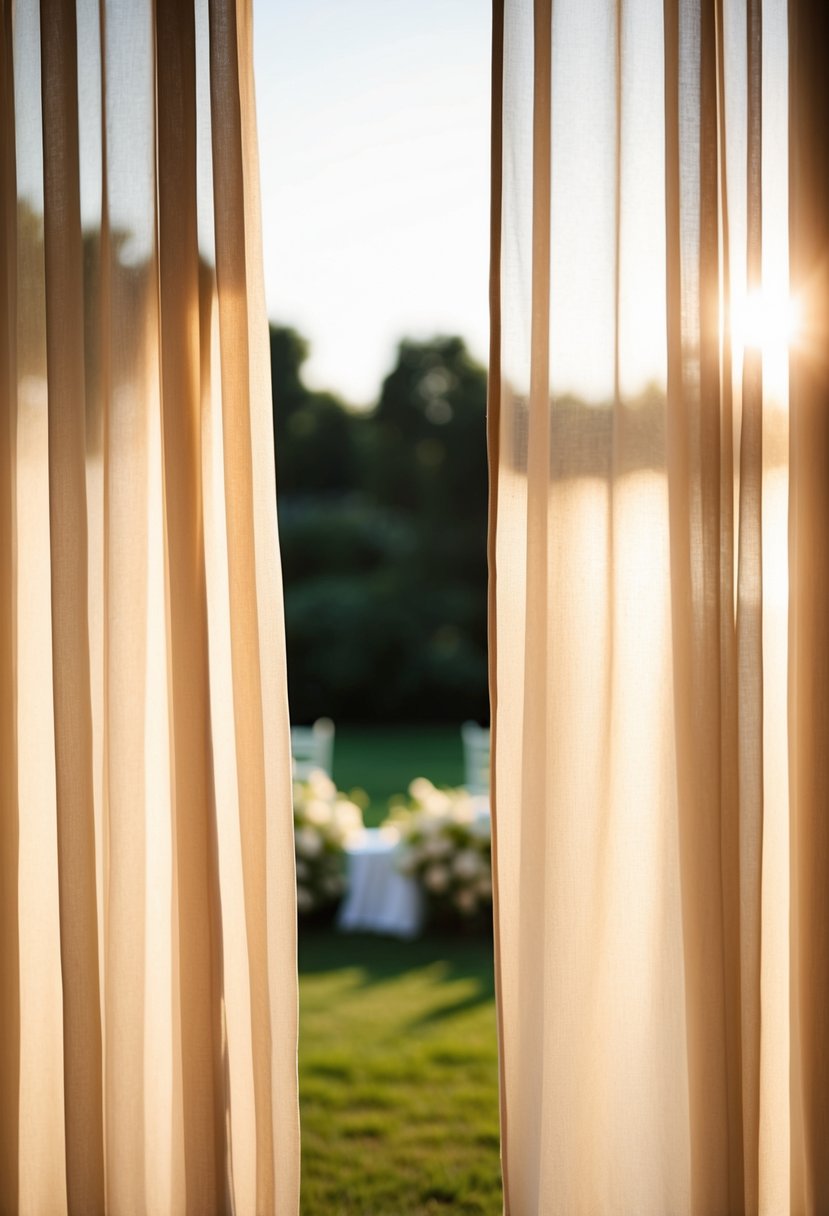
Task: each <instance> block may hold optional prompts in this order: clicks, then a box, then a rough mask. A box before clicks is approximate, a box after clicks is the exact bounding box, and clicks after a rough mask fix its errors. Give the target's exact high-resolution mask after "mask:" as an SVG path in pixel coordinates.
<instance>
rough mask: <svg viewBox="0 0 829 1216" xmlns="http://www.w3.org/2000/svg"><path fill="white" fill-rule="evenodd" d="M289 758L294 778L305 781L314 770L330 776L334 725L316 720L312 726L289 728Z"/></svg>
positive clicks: (323, 720) (332, 762)
mask: <svg viewBox="0 0 829 1216" xmlns="http://www.w3.org/2000/svg"><path fill="white" fill-rule="evenodd" d="M291 757H292V760H293V771H294V777H295V779H296V780H298V781H305V780H307V778H308V777H309V776H310V774H311V773H312V772H313V771H314V770H315V769H321V770H322V771H323V772H324V773H327V774H328V776H329V777H330V776H331V773H332V771H333V764H334V723H333V722H332V721H331V719H330V718H317V720H316V722H315V723H314V724H313V726H292V727H291Z"/></svg>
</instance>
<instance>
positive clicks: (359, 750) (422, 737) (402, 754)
mask: <svg viewBox="0 0 829 1216" xmlns="http://www.w3.org/2000/svg"><path fill="white" fill-rule="evenodd" d="M414 777H428V778H429V780H430V781H433V782H434V784H435V785H453V786H454V785H461V784H462V783H463V750H462V747H461V731H460V724H459V725H457V726H394V727H376V726H375V727H372V726H365V727H359V726H343V727H340V726H338V727H337V733H336V736H335V739H334V780H335V782H336V783H337V787H338V788H339V789H341V790H351V789H353V788H354V787H355V786H359V787H360V788H361V789H364V790H365V791H366V793H367V794H368V796H369V799H370V803H369V807H368V809H367V811H366V813H365V820H366V823H367V824H368V826H370V827H374V826H376V825H377V824H378V823H380V822H381V820H383V819H385V817H386V806H387V802H388V799H389V798H391V797H392V795H393V794H405V792H406V788H407V786H408V784H409V782H410V781H411V780H412V779H413V778H414Z"/></svg>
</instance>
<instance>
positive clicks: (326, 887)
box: [322, 874, 345, 896]
mask: <svg viewBox="0 0 829 1216" xmlns="http://www.w3.org/2000/svg"><path fill="white" fill-rule="evenodd" d="M344 887H345V883H344V882H343V879H342V878H341V877H340V875H339V874H329V875H328V877H327V878H326V879H324V880H323V884H322V889H323V891H325V894H326V895H332V896H336V895H342V893H343V889H344Z"/></svg>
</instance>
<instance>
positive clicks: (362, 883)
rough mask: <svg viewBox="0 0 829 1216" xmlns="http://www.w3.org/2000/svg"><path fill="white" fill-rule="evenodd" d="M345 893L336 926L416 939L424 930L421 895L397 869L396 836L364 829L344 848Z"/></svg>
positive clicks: (386, 830)
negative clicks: (346, 861) (345, 864)
mask: <svg viewBox="0 0 829 1216" xmlns="http://www.w3.org/2000/svg"><path fill="white" fill-rule="evenodd" d="M346 852H347V856H348V894H347V895H346V897H345V900H344V901H343V904H342V907H341V908H340V913H339V916H338V917H337V926H338V928H340V929H345V930H352V931H355V930H360V931H362V932H366V933H388V934H389V935H390V936H392V937H416V936H417V934H418V933H419V932H420V930H421V928H422V927H423V916H424V906H423V894H422V892H421V890H420V886H419V885H418V883H417V882H416V881H415V880H414V879H413V878H407V877H406V875H404V874H401V873H400V872H399V870H398V869H397V865H396V858H397V833H396V831H394V830H393V829H392V830H389V829H383V828H366V830H365V831H364V832H361V833H360V835H359V836H357V837H355V839H354V840H352V841H351V843H350V844H349V845H348V846H347V848H346Z"/></svg>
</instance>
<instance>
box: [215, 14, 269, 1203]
mask: <svg viewBox="0 0 829 1216" xmlns="http://www.w3.org/2000/svg"><path fill="white" fill-rule="evenodd" d="M237 44H238V39H237V31H236V7H235V4H234V3H229V2H228V0H211V4H210V50H211V72H210V84H211V106H212V132H213V145H212V146H213V184H214V195H215V209H216V276H217V283H218V289H219V327H220V350H221V371H222V428H223V439H224V453H225V507H226V514H227V531H228V580H229V589H230V629H231V654H232V658H233V706H234V714H235V727H236V733H235V741H236V763H237V778H238V799H239V816H240V827H241V832H242V866H243V874H244V885H245V921H246V928H247V940H248V953H249V965H250V1001H251V1034H252V1048H253V1072H254V1075H253V1080H254V1099H255V1123H256V1207H257V1210H263V1211H267V1210H269V1209H270V1208H272V1207H273V1203H274V1195H275V1191H274V1152H273V1147H274V1146H273V1137H272V1130H271V1129H272V1125H273V1094H272V1083H273V1080H272V1072H271V1055H272V1049H271V1012H270V993H269V989H268V983H267V974H268V968H267V962H268V955H267V950H268V940H267V900H268V892H267V864H266V862H267V859H266V857H265V855H264V854H263V852H262V850H261V848H260V847H259V844H258V842H259V841H260V840H262V839H263V838H264V834H265V832H264V829H265V820H266V806H267V803H266V791H265V756H264V735H263V723H262V681H261V676H260V671H261V654H260V649H259V620H258V615H259V606H258V603H257V597H256V553H255V540H254V529H255V522H254V513H253V510H254V508H253V468H252V452H251V429H250V407H249V402H250V394H251V384H250V375H249V364H250V354H249V348H248V331H249V323H248V308H247V302H248V293H247V282H246V267H245V218H246V217H245V204H244V181H243V170H242V118H241V100H240V94H239V76H238V59H237V56H238V45H237Z"/></svg>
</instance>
